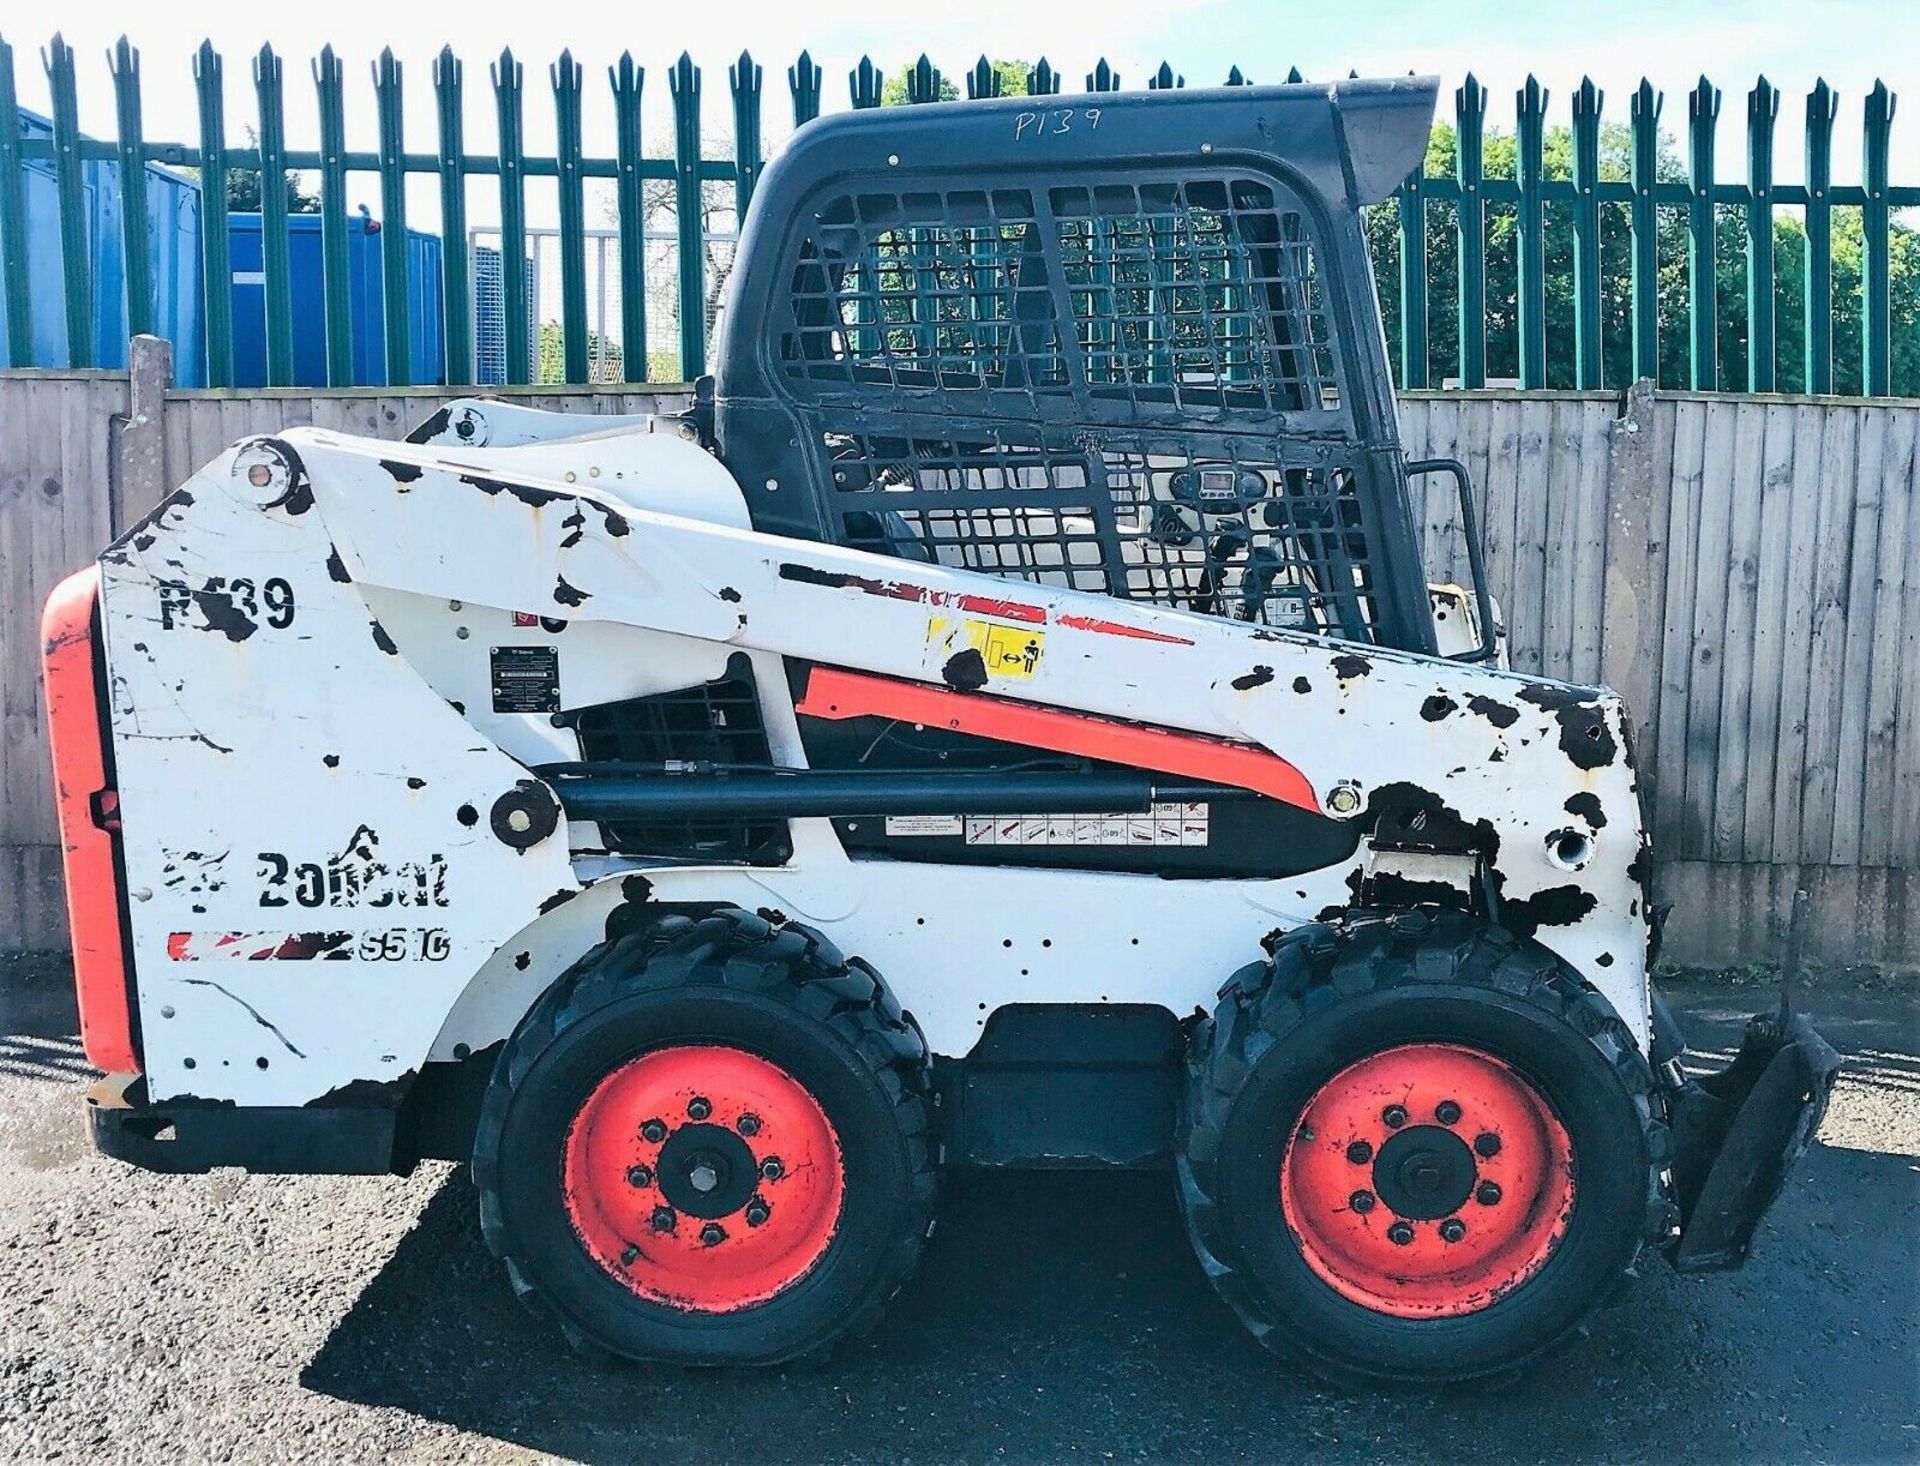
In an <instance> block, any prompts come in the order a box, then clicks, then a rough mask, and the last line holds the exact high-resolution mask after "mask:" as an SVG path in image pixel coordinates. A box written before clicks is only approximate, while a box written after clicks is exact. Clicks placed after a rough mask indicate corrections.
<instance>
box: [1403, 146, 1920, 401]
mask: <svg viewBox="0 0 1920 1466" xmlns="http://www.w3.org/2000/svg"><path fill="white" fill-rule="evenodd" d="M1632 146H1633V140H1632V134H1631V132H1630V130H1629V129H1628V128H1626V127H1624V126H1618V125H1614V126H1605V127H1602V128H1601V129H1600V177H1601V178H1602V179H1603V180H1607V181H1625V180H1626V179H1627V177H1628V175H1629V160H1630V158H1631V156H1632ZM1455 155H1456V139H1455V136H1454V131H1453V128H1452V127H1450V126H1448V125H1447V124H1446V123H1440V124H1438V125H1436V126H1435V128H1434V130H1433V134H1432V137H1431V138H1430V139H1429V141H1428V145H1427V159H1426V172H1427V176H1428V177H1435V176H1440V177H1452V176H1453V173H1454V160H1455ZM1516 163H1517V147H1516V143H1515V139H1514V138H1513V136H1512V135H1511V134H1508V133H1498V132H1493V133H1489V134H1488V136H1487V138H1486V147H1485V171H1486V176H1487V177H1489V178H1508V179H1510V178H1513V177H1514V176H1515V171H1516ZM1655 166H1656V176H1657V177H1658V178H1659V179H1660V180H1661V181H1662V182H1676V181H1684V180H1685V178H1686V169H1685V167H1684V165H1683V164H1682V163H1681V161H1680V158H1679V156H1678V154H1677V153H1676V151H1675V149H1674V146H1673V143H1672V141H1671V139H1669V138H1666V137H1662V138H1661V140H1660V151H1659V155H1658V158H1657V161H1656V165H1655ZM1542 172H1543V176H1544V177H1546V178H1549V179H1568V178H1571V177H1572V176H1573V136H1572V132H1571V130H1570V129H1568V128H1564V127H1556V128H1549V129H1548V130H1547V132H1546V134H1545V137H1544V139H1543V147H1542ZM1517 214H1518V211H1517V210H1516V208H1515V207H1514V206H1513V205H1512V204H1489V205H1487V209H1486V238H1487V262H1486V296H1487V311H1486V329H1487V353H1486V361H1487V375H1488V376H1489V377H1517V376H1518V375H1519V373H1520V363H1519V312H1518V299H1519V254H1518V217H1517ZM1655 217H1656V221H1657V222H1656V225H1655V230H1656V258H1657V260H1658V289H1657V297H1658V301H1659V319H1660V355H1659V363H1660V385H1661V386H1663V387H1668V388H1684V387H1686V386H1688V385H1689V382H1690V372H1689V364H1688V346H1689V341H1690V339H1691V338H1690V336H1689V334H1688V325H1687V309H1688V299H1687V218H1686V210H1685V209H1684V208H1682V207H1679V206H1674V205H1661V206H1660V207H1659V209H1658V210H1657V211H1656V215H1655ZM1456 219H1457V214H1456V210H1455V207H1454V205H1453V204H1452V202H1450V201H1442V200H1429V202H1428V205H1427V282H1428V285H1427V333H1428V355H1427V364H1428V380H1430V381H1431V382H1433V383H1435V384H1438V383H1440V382H1442V381H1444V380H1445V379H1447V378H1448V377H1452V376H1456V375H1458V373H1459V332H1458V328H1457V325H1456V322H1457V320H1458V313H1459V301H1460V261H1459V236H1458V233H1457V229H1456ZM1545 228H1546V240H1545V251H1544V253H1545V256H1546V297H1547V299H1546V327H1547V385H1548V386H1549V387H1556V388H1560V387H1571V386H1573V384H1574V321H1573V317H1574V306H1573V226H1572V220H1571V217H1570V212H1569V210H1568V209H1567V207H1566V206H1565V205H1564V204H1559V203H1550V204H1548V205H1547V206H1546V208H1545ZM1398 229H1399V214H1398V205H1397V203H1388V204H1383V205H1380V206H1378V207H1376V208H1374V209H1372V210H1369V212H1368V216H1367V242H1368V246H1369V249H1370V251H1371V254H1372V256H1373V267H1374V274H1375V278H1376V279H1377V280H1378V282H1379V283H1380V287H1381V289H1380V304H1381V309H1382V313H1383V314H1384V316H1385V317H1386V325H1387V337H1388V341H1389V342H1390V343H1391V345H1392V348H1393V352H1394V361H1395V364H1396V367H1397V365H1398V362H1399V349H1400V341H1401V319H1400V292H1399V284H1398V282H1399V278H1400V274H1399V270H1400V259H1399V237H1398ZM1862 237H1863V236H1862V225H1861V218H1860V211H1859V210H1858V209H1855V208H1845V209H1835V210H1834V211H1833V355H1834V364H1833V365H1834V390H1835V391H1836V392H1839V393H1843V394H1852V393H1858V392H1859V391H1860V389H1861V363H1860V331H1861V321H1860V311H1861V305H1860V275H1861V254H1862V248H1863V245H1862ZM1773 238H1774V321H1775V327H1774V329H1775V345H1776V365H1775V378H1776V385H1777V386H1778V388H1779V390H1780V391H1782V392H1797V391H1803V390H1804V389H1805V383H1806V370H1805V352H1804V343H1805V339H1806V338H1805V324H1804V323H1805V302H1806V256H1805V246H1806V228H1805V226H1804V225H1803V224H1802V223H1801V222H1800V220H1799V219H1797V218H1793V217H1790V216H1776V218H1775V219H1774V225H1773ZM1890 255H1891V261H1890V263H1891V275H1892V287H1893V288H1892V296H1893V311H1892V315H1893V323H1894V324H1893V390H1894V391H1895V392H1896V393H1915V394H1920V234H1916V233H1915V232H1914V231H1913V230H1911V229H1909V228H1907V227H1906V226H1904V225H1901V224H1895V225H1894V227H1893V238H1892V241H1891V248H1890ZM1631 260H1632V230H1631V212H1630V209H1629V207H1628V206H1627V205H1626V204H1623V203H1611V202H1609V203H1603V204H1602V205H1601V206H1600V316H1601V369H1602V373H1603V378H1604V381H1605V383H1606V385H1607V386H1609V387H1618V386H1623V385H1625V384H1626V382H1627V381H1628V380H1629V379H1630V377H1631V376H1632V371H1633V318H1632V309H1633V296H1632V264H1631ZM1714 269H1715V286H1716V294H1717V296H1718V331H1717V341H1718V346H1719V357H1720V381H1721V382H1722V383H1723V384H1724V385H1726V386H1728V387H1738V386H1743V385H1744V384H1745V383H1746V380H1747V264H1746V221H1745V217H1744V214H1743V212H1742V211H1741V210H1740V209H1737V208H1722V209H1720V210H1719V212H1718V214H1717V216H1716V219H1715V226H1714Z"/></svg>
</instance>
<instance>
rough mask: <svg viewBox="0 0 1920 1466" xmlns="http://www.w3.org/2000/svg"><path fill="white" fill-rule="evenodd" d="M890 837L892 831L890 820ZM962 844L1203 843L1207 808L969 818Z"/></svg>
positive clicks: (1170, 806)
mask: <svg viewBox="0 0 1920 1466" xmlns="http://www.w3.org/2000/svg"><path fill="white" fill-rule="evenodd" d="M888 833H889V834H891V833H893V830H892V827H891V822H889V827H888ZM955 833H958V831H956V832H955ZM966 840H967V843H968V844H969V845H1205V844H1206V843H1207V806H1206V805H1204V804H1156V805H1154V807H1153V808H1152V809H1151V810H1150V811H1148V812H1147V813H1146V814H1002V815H969V816H968V817H967V820H966Z"/></svg>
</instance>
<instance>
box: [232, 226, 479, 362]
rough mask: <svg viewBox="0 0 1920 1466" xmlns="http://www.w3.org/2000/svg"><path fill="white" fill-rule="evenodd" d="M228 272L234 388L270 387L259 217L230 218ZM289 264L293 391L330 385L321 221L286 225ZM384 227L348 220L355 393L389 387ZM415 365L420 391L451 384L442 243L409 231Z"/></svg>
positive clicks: (409, 316) (409, 320)
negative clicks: (442, 296) (445, 332)
mask: <svg viewBox="0 0 1920 1466" xmlns="http://www.w3.org/2000/svg"><path fill="white" fill-rule="evenodd" d="M228 223H229V228H228V235H227V238H228V264H229V267H230V270H231V277H232V278H231V289H232V291H233V384H234V385H235V386H236V387H263V386H265V385H266V381H267V305H266V295H267V292H266V280H265V276H264V275H263V274H262V262H261V256H260V216H259V215H258V214H233V215H230V216H229V220H228ZM287 235H288V238H287V262H288V270H289V277H290V278H289V289H290V293H291V295H292V299H293V383H292V385H294V386H297V387H324V386H326V385H327V323H326V311H325V304H324V302H325V300H326V294H325V290H324V288H323V280H322V264H321V251H320V216H319V215H318V214H291V215H289V216H288V217H287ZM380 245H381V240H380V225H379V224H378V223H377V222H376V221H375V220H373V219H371V218H369V217H367V215H366V214H365V213H364V212H363V213H361V214H358V215H355V216H353V217H350V218H349V219H348V220H347V298H348V301H349V302H350V314H351V319H352V326H353V385H355V386H361V387H384V386H386V385H388V383H387V353H386V336H385V334H384V331H385V327H384V324H383V323H384V321H385V319H386V305H385V302H386V286H385V277H384V276H383V275H382V274H381V271H380ZM407 307H408V309H407V342H408V348H407V350H408V365H409V369H410V373H411V375H412V377H413V380H414V382H416V383H427V384H431V383H437V382H443V381H445V380H446V343H445V340H444V339H443V337H442V335H441V328H440V236H439V235H437V234H428V233H426V232H424V231H422V230H419V229H409V230H408V231H407Z"/></svg>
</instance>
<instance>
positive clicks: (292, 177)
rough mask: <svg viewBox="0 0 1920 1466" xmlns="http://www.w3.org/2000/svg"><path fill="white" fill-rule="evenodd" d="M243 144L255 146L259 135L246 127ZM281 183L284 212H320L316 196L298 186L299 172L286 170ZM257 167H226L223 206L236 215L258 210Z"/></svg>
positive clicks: (253, 212)
mask: <svg viewBox="0 0 1920 1466" xmlns="http://www.w3.org/2000/svg"><path fill="white" fill-rule="evenodd" d="M247 146H248V147H250V148H258V147H259V146H260V137H259V134H258V133H256V132H255V131H254V130H253V129H252V128H251V127H249V128H248V129H247ZM282 182H283V183H284V184H285V187H286V195H287V212H288V213H289V214H317V213H319V212H320V195H319V194H317V193H307V192H306V191H304V190H303V189H302V188H301V187H300V175H299V174H298V173H287V174H285V175H284V176H283V178H282ZM261 197H262V195H261V192H260V170H259V169H258V168H229V169H227V207H228V208H229V209H231V210H233V212H235V213H236V214H257V213H259V212H260V200H261Z"/></svg>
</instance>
